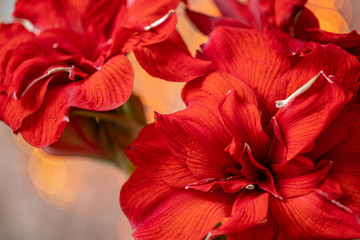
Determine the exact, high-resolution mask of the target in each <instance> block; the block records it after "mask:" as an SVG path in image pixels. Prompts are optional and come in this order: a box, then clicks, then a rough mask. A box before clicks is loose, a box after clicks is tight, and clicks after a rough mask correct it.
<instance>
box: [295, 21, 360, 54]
mask: <svg viewBox="0 0 360 240" xmlns="http://www.w3.org/2000/svg"><path fill="white" fill-rule="evenodd" d="M301 30H302V31H301V32H300V31H299V30H298V31H297V32H296V34H297V35H298V36H299V37H301V38H303V39H305V40H308V41H314V42H319V43H324V44H328V43H333V44H335V45H338V46H339V47H341V48H343V49H345V50H346V51H348V52H350V53H351V54H353V55H355V56H359V55H360V47H359V44H358V43H359V41H360V35H359V34H358V33H357V32H356V31H355V30H353V31H351V32H350V33H344V34H339V33H331V32H326V31H323V30H321V29H319V28H308V29H301Z"/></svg>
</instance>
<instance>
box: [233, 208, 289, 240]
mask: <svg viewBox="0 0 360 240" xmlns="http://www.w3.org/2000/svg"><path fill="white" fill-rule="evenodd" d="M228 238H229V240H239V239H246V240H258V239H261V240H274V239H278V240H295V239H293V238H290V237H289V236H284V234H283V233H282V232H279V231H278V227H277V224H276V222H275V220H274V217H273V216H272V215H271V214H270V213H268V216H267V218H266V219H264V220H263V221H262V222H261V223H259V224H257V225H255V226H253V227H250V228H248V229H246V230H244V231H241V232H237V233H232V234H228Z"/></svg>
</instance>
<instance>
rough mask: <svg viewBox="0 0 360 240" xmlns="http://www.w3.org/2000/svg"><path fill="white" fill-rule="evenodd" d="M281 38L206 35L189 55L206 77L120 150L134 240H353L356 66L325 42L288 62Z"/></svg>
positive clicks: (359, 131)
mask: <svg viewBox="0 0 360 240" xmlns="http://www.w3.org/2000/svg"><path fill="white" fill-rule="evenodd" d="M290 41H291V39H290V37H289V35H287V34H283V33H281V32H278V31H275V32H274V31H262V32H259V31H255V30H245V29H239V28H232V27H218V28H216V29H215V30H214V31H213V33H212V34H211V36H210V40H209V42H207V43H206V44H205V45H204V47H203V53H202V54H201V55H199V58H201V59H203V60H207V61H211V62H212V63H213V68H214V69H216V70H215V71H214V72H213V73H211V74H209V75H207V76H205V77H201V78H198V79H196V80H194V81H191V82H189V83H187V85H186V86H185V88H184V90H183V99H184V101H185V103H186V104H187V108H186V109H185V110H182V111H180V112H176V113H173V114H169V115H161V114H156V121H155V123H153V124H151V125H148V126H146V127H145V128H144V129H143V130H142V132H141V133H140V135H139V137H138V139H136V140H135V141H134V142H133V143H132V144H131V145H130V146H129V147H128V149H127V155H128V157H129V158H130V160H131V161H132V162H133V163H134V164H135V165H136V166H137V169H136V170H135V172H134V174H133V175H132V176H131V177H130V179H129V181H128V182H127V183H126V184H125V185H124V186H123V188H122V191H121V195H120V204H121V207H122V209H123V211H124V213H125V214H126V215H127V217H128V218H129V220H130V223H131V225H132V227H133V229H134V233H133V237H134V238H135V239H149V240H150V239H194V240H197V239H198V240H201V239H205V238H206V239H215V238H216V237H218V236H222V235H226V236H227V237H228V239H230V240H231V239H233V240H238V239H354V238H359V237H360V222H359V214H360V187H359V186H360V185H359V184H360V161H359V160H360V125H359V124H360V108H359V105H357V104H355V98H356V95H355V93H357V91H358V87H359V86H358V85H359V84H358V83H357V82H356V81H357V80H358V78H359V76H360V75H359V74H360V65H359V62H358V61H357V59H356V57H354V56H353V55H351V54H349V53H348V52H346V51H344V50H343V49H341V48H339V47H337V46H335V45H332V44H329V45H320V44H314V45H313V48H311V50H306V51H302V52H301V53H299V54H298V55H289V54H288V48H289V45H288V43H289V42H290ZM303 44H304V45H306V44H307V43H303Z"/></svg>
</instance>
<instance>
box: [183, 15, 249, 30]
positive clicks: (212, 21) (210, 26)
mask: <svg viewBox="0 0 360 240" xmlns="http://www.w3.org/2000/svg"><path fill="white" fill-rule="evenodd" d="M186 15H187V16H188V17H189V19H190V20H191V22H192V23H194V24H195V26H196V27H197V29H199V30H200V31H201V32H202V33H204V34H205V35H209V34H210V33H211V32H212V31H213V30H214V29H215V28H216V27H217V26H228V27H238V28H249V26H248V25H246V24H244V23H241V22H240V21H238V20H235V19H233V18H226V17H212V16H208V15H205V14H202V13H198V12H194V11H191V10H189V9H186Z"/></svg>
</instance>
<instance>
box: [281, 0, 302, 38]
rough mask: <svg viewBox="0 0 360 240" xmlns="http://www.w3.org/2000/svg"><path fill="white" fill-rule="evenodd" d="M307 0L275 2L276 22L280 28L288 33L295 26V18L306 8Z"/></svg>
mask: <svg viewBox="0 0 360 240" xmlns="http://www.w3.org/2000/svg"><path fill="white" fill-rule="evenodd" d="M305 3H306V0H296V1H294V0H281V1H276V0H275V1H274V12H275V21H276V25H277V26H278V28H280V29H281V30H283V31H286V32H288V31H289V30H290V28H291V27H292V26H293V24H294V19H295V16H296V15H297V14H298V12H299V11H300V10H302V9H303V8H304V5H305Z"/></svg>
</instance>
